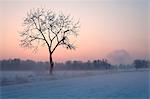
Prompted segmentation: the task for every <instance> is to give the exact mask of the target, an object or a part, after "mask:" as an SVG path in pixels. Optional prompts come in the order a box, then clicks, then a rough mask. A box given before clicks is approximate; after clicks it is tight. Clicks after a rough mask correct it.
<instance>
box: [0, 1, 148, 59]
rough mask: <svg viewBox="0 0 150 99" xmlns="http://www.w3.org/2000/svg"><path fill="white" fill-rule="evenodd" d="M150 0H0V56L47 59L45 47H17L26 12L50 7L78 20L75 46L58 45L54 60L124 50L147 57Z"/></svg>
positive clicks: (97, 56)
mask: <svg viewBox="0 0 150 99" xmlns="http://www.w3.org/2000/svg"><path fill="white" fill-rule="evenodd" d="M148 1H149V0H0V59H8V58H15V57H17V58H22V59H32V60H48V50H47V48H46V47H40V49H39V50H38V52H37V53H33V52H32V50H30V49H24V48H22V47H20V46H19V41H20V39H21V38H20V37H19V32H20V31H22V30H23V28H22V22H23V18H24V17H25V15H26V13H27V11H29V10H30V9H32V8H40V7H43V8H46V9H52V10H54V11H56V12H64V13H65V14H66V15H68V14H70V15H71V16H73V17H74V19H75V20H80V24H81V27H80V31H79V35H78V37H77V39H76V40H75V45H76V46H77V49H76V50H75V51H74V50H71V51H69V50H66V49H64V48H62V47H59V48H58V49H57V50H56V52H55V54H54V59H55V61H66V60H83V61H86V60H90V59H99V58H105V57H106V58H107V55H108V54H109V53H112V52H113V51H116V50H124V51H126V52H127V53H128V54H130V56H131V57H132V58H134V59H135V58H144V59H147V58H150V52H149V46H150V40H149V39H150V35H149V34H148V33H149V2H148Z"/></svg>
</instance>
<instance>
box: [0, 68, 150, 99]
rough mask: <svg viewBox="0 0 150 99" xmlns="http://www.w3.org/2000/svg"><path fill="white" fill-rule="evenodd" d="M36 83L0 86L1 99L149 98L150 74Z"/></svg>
mask: <svg viewBox="0 0 150 99" xmlns="http://www.w3.org/2000/svg"><path fill="white" fill-rule="evenodd" d="M59 77H63V76H59ZM35 81H36V82H32V83H26V84H17V85H9V86H3V87H0V90H1V99H150V98H149V95H150V92H149V89H150V86H149V82H150V72H149V71H137V72H119V73H107V74H98V73H97V74H96V75H92V76H84V77H75V78H67V79H61V78H60V79H58V78H57V79H55V80H47V81H46V80H43V81H38V80H35ZM37 81H38V82H37Z"/></svg>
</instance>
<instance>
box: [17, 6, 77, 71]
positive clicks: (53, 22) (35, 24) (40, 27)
mask: <svg viewBox="0 0 150 99" xmlns="http://www.w3.org/2000/svg"><path fill="white" fill-rule="evenodd" d="M23 26H24V30H23V32H21V35H20V36H21V37H22V39H21V44H20V45H21V46H22V47H27V48H33V49H34V50H37V49H38V47H39V46H43V45H46V46H47V48H48V51H49V61H50V74H52V71H53V67H54V62H53V53H54V52H55V50H56V48H57V47H58V46H60V45H62V46H64V47H65V48H67V49H75V46H74V45H73V43H71V40H70V39H71V38H70V35H74V36H76V35H77V32H78V31H79V21H78V22H74V20H73V18H71V17H70V15H68V16H65V15H64V14H63V13H58V14H57V13H55V12H54V11H52V10H47V9H42V8H41V9H40V8H37V9H32V10H30V11H29V12H27V16H26V17H25V19H24V21H23Z"/></svg>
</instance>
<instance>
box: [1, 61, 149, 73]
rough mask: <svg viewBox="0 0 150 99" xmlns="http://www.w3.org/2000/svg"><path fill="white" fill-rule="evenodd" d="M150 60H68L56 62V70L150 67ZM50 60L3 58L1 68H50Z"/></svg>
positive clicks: (20, 69)
mask: <svg viewBox="0 0 150 99" xmlns="http://www.w3.org/2000/svg"><path fill="white" fill-rule="evenodd" d="M149 67H150V61H148V60H140V59H137V60H134V61H133V63H132V64H129V65H124V64H120V65H112V64H111V63H109V62H108V61H107V60H106V59H102V60H93V61H87V62H82V61H66V62H65V63H55V69H56V70H106V69H129V68H136V69H139V68H149ZM48 69H49V62H35V61H33V60H21V59H18V58H15V59H9V60H1V61H0V70H4V71H5V70H6V71H8V70H15V71H16V70H19V71H25V70H38V71H41V70H48Z"/></svg>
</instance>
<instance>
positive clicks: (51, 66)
mask: <svg viewBox="0 0 150 99" xmlns="http://www.w3.org/2000/svg"><path fill="white" fill-rule="evenodd" d="M49 62H50V70H49V73H50V74H53V68H54V62H53V59H52V54H50V55H49Z"/></svg>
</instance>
